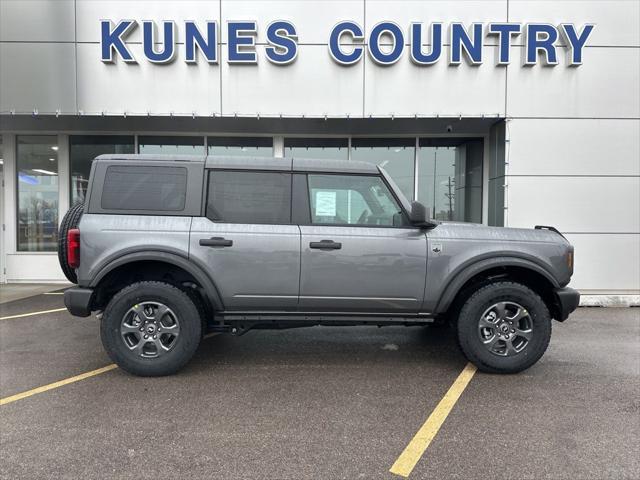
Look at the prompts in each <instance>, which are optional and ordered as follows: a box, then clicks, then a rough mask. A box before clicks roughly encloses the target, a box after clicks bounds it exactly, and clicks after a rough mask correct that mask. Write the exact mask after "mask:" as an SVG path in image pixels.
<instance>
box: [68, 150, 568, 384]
mask: <svg viewBox="0 0 640 480" xmlns="http://www.w3.org/2000/svg"><path fill="white" fill-rule="evenodd" d="M59 243H60V245H59V247H60V248H59V257H60V264H61V267H62V269H63V271H64V272H65V275H66V276H67V278H68V279H69V280H70V281H72V282H73V283H76V284H77V286H76V287H73V288H70V289H68V290H67V291H66V292H65V295H64V301H65V305H66V307H67V308H68V310H69V312H71V314H73V315H76V316H80V317H86V316H89V315H91V313H92V312H101V315H100V316H101V329H100V331H101V338H102V343H103V345H104V347H105V349H106V351H107V352H108V354H109V356H110V357H111V358H112V359H113V360H114V361H115V362H116V363H117V364H118V365H119V366H120V367H122V368H123V369H124V370H126V371H128V372H130V373H133V374H136V375H145V376H154V375H167V374H171V373H174V372H176V371H177V370H179V369H180V368H181V367H183V366H184V365H185V364H186V363H187V362H188V361H189V360H190V359H191V357H192V356H193V355H194V353H195V351H196V349H197V347H198V345H199V343H200V340H201V338H202V337H203V335H204V334H205V333H207V332H229V333H232V334H236V335H239V334H243V333H245V332H247V331H248V330H250V329H257V328H288V327H298V326H312V325H378V326H385V325H407V326H413V325H426V324H429V323H433V322H444V321H448V322H450V323H451V325H452V327H453V328H454V329H455V332H456V335H457V339H458V343H459V346H460V349H461V350H462V352H463V353H464V355H465V356H466V357H467V358H468V359H469V360H470V361H471V362H473V363H474V364H475V365H477V366H478V368H480V369H481V370H483V371H486V372H496V373H514V372H519V371H522V370H524V369H526V368H528V367H530V366H531V365H533V364H534V363H535V362H536V361H538V360H539V359H540V357H542V355H543V353H544V352H545V350H546V348H547V346H548V344H549V340H550V337H551V321H552V319H556V320H559V321H563V320H565V319H566V318H567V317H568V315H569V314H570V313H571V312H572V311H573V310H575V308H576V307H577V306H578V302H579V294H578V292H576V291H575V290H573V289H571V288H568V287H567V284H568V283H569V280H570V279H571V275H572V273H573V260H574V259H573V247H572V246H571V245H570V244H569V242H568V241H567V240H566V239H565V238H564V237H563V236H562V235H561V234H560V233H559V232H558V231H557V230H556V229H555V228H553V227H541V226H537V227H536V228H533V229H514V228H502V227H487V226H483V225H477V224H467V223H449V222H437V221H433V220H430V219H429V218H428V215H427V209H426V207H424V206H423V205H422V204H420V203H418V202H409V201H408V200H407V199H406V198H405V197H404V196H403V195H402V193H401V192H400V189H399V188H398V187H397V186H396V185H395V183H394V181H393V180H392V179H391V177H390V176H389V175H388V174H387V173H386V172H385V170H384V169H383V168H380V167H377V166H375V165H372V164H368V163H362V162H355V161H332V160H308V159H298V158H268V159H265V158H237V157H236V158H224V157H181V156H166V157H163V156H148V155H102V156H100V157H98V158H97V159H96V160H95V161H94V162H93V165H92V168H91V175H90V180H89V186H88V191H87V195H86V201H85V203H83V204H82V203H81V204H77V205H75V206H73V207H72V208H71V209H70V210H69V211H68V213H67V214H66V216H65V217H64V219H63V221H62V223H61V227H60V237H59Z"/></svg>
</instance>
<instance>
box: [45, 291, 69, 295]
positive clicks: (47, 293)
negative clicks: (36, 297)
mask: <svg viewBox="0 0 640 480" xmlns="http://www.w3.org/2000/svg"><path fill="white" fill-rule="evenodd" d="M43 295H64V292H45V293H43Z"/></svg>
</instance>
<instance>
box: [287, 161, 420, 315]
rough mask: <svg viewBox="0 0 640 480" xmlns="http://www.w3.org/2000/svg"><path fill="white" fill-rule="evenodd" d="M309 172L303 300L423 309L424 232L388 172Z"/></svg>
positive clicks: (304, 306)
mask: <svg viewBox="0 0 640 480" xmlns="http://www.w3.org/2000/svg"><path fill="white" fill-rule="evenodd" d="M300 176H301V177H304V176H303V175H300ZM306 177H307V185H306V189H305V190H306V195H307V197H306V199H305V202H306V205H305V206H304V208H306V209H308V210H307V211H308V222H307V224H306V225H300V231H301V234H302V237H301V252H302V253H301V261H302V263H301V272H300V307H299V308H300V309H301V310H303V311H307V310H309V311H316V310H317V311H324V312H389V313H401V312H417V311H418V309H419V308H420V305H421V304H422V299H423V296H424V285H425V279H426V271H427V240H426V236H425V233H424V231H422V230H420V229H419V228H415V227H411V226H408V225H407V224H406V223H407V222H406V217H405V215H404V214H403V213H402V212H401V208H400V206H399V204H398V202H397V200H396V199H395V198H394V196H393V194H392V192H391V190H390V189H389V188H388V186H387V185H386V184H385V183H384V181H383V180H382V178H381V177H379V176H375V175H350V174H349V175H346V174H345V175H336V174H312V173H309V174H308V175H307V176H306ZM297 178H299V177H297ZM296 183H298V182H297V179H296Z"/></svg>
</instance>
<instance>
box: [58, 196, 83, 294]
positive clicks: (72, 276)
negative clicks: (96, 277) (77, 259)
mask: <svg viewBox="0 0 640 480" xmlns="http://www.w3.org/2000/svg"><path fill="white" fill-rule="evenodd" d="M83 211H84V203H76V204H75V205H74V206H73V207H71V208H70V209H69V210H68V211H67V213H66V214H65V216H64V217H62V222H60V230H59V231H58V262H60V268H62V272H63V273H64V276H65V277H67V280H69V281H70V282H71V283H78V276H77V275H76V271H75V270H74V269H73V268H71V267H70V266H69V264H68V263H67V233H68V232H69V230H71V229H72V228H77V227H78V224H79V223H80V217H82V212H83Z"/></svg>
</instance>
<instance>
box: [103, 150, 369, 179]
mask: <svg viewBox="0 0 640 480" xmlns="http://www.w3.org/2000/svg"><path fill="white" fill-rule="evenodd" d="M96 160H128V161H141V160H142V161H155V162H158V161H163V162H198V163H202V162H204V164H205V168H225V169H233V170H279V171H303V172H327V173H328V172H344V173H365V174H377V173H378V168H377V167H376V165H374V164H372V163H367V162H358V161H354V160H328V159H324V158H323V159H311V158H292V157H286V158H275V157H244V156H218V155H210V156H206V157H205V156H195V155H150V154H137V155H135V154H129V155H119V154H108V155H100V156H98V157H97V158H96Z"/></svg>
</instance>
